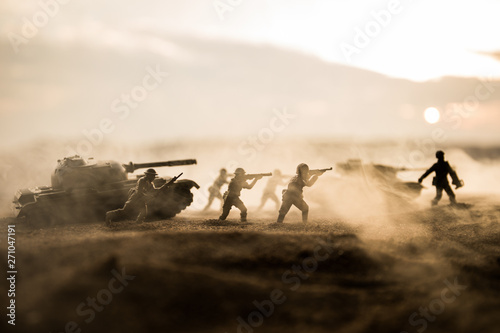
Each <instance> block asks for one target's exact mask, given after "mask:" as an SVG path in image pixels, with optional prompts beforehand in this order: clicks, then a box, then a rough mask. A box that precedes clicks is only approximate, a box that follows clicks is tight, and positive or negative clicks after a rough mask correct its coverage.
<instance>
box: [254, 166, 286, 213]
mask: <svg viewBox="0 0 500 333" xmlns="http://www.w3.org/2000/svg"><path fill="white" fill-rule="evenodd" d="M283 178H284V176H283V175H282V174H281V171H280V170H279V169H276V170H274V171H273V176H272V177H271V178H269V180H268V181H267V184H266V188H265V189H264V192H263V193H262V198H261V200H260V206H259V208H258V209H259V210H261V209H262V208H263V207H264V205H265V204H266V202H267V200H269V199H271V200H272V201H274V203H275V204H276V210H278V209H279V208H280V200H279V199H278V196H277V195H276V187H278V186H279V185H286V182H285V181H284V180H283Z"/></svg>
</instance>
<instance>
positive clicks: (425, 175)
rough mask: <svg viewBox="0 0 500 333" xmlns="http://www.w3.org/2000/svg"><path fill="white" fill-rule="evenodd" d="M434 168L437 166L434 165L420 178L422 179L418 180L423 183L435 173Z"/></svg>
mask: <svg viewBox="0 0 500 333" xmlns="http://www.w3.org/2000/svg"><path fill="white" fill-rule="evenodd" d="M434 167H435V164H433V165H432V166H431V167H430V168H429V170H427V171H426V172H424V174H423V175H422V176H420V178H419V179H418V182H419V183H421V182H422V181H423V180H424V179H425V177H427V176H428V175H429V174H430V173H431V172H433V171H434Z"/></svg>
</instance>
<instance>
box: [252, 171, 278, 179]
mask: <svg viewBox="0 0 500 333" xmlns="http://www.w3.org/2000/svg"><path fill="white" fill-rule="evenodd" d="M272 175H273V174H272V173H271V172H268V173H249V174H246V175H245V179H254V178H257V177H260V178H262V177H270V176H272Z"/></svg>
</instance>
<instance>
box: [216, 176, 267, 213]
mask: <svg viewBox="0 0 500 333" xmlns="http://www.w3.org/2000/svg"><path fill="white" fill-rule="evenodd" d="M234 174H235V176H234V178H233V179H231V181H230V182H229V185H228V190H227V191H226V193H224V205H223V206H222V215H221V216H220V217H219V220H222V221H223V220H225V219H226V218H227V216H228V215H229V211H230V210H231V208H232V207H233V206H235V207H236V208H238V209H239V210H240V216H241V222H246V220H247V208H246V207H245V204H244V203H243V201H241V199H240V194H241V190H242V189H244V188H246V189H251V188H253V187H254V186H255V184H256V183H257V181H258V180H259V179H261V178H262V177H264V176H271V175H272V174H271V173H261V174H246V172H245V170H243V168H237V169H236V170H235V171H234ZM250 179H253V181H252V182H251V183H250V184H248V183H247V180H250Z"/></svg>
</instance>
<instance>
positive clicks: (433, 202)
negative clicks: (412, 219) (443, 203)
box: [431, 199, 439, 206]
mask: <svg viewBox="0 0 500 333" xmlns="http://www.w3.org/2000/svg"><path fill="white" fill-rule="evenodd" d="M438 202H439V200H436V199H434V200H432V201H431V206H437V204H438Z"/></svg>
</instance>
